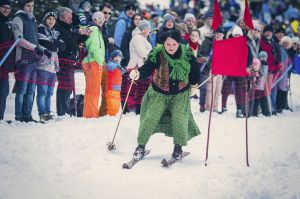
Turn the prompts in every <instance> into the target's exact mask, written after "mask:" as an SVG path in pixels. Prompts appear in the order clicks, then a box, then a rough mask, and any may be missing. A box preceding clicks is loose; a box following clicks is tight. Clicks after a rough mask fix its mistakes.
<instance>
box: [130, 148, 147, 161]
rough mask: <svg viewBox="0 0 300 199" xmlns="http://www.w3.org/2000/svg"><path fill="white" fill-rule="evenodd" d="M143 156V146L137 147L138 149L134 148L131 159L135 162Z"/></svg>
mask: <svg viewBox="0 0 300 199" xmlns="http://www.w3.org/2000/svg"><path fill="white" fill-rule="evenodd" d="M144 155H145V145H138V147H136V149H135V151H134V153H133V158H134V159H135V160H140V159H142V158H143V157H144Z"/></svg>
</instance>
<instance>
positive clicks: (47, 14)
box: [43, 10, 57, 22]
mask: <svg viewBox="0 0 300 199" xmlns="http://www.w3.org/2000/svg"><path fill="white" fill-rule="evenodd" d="M48 17H54V18H55V19H57V15H56V13H55V12H54V11H52V10H48V11H46V12H45V14H44V18H43V22H45V21H46V19H47V18H48Z"/></svg>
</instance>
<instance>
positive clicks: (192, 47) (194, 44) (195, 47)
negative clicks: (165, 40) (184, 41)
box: [189, 40, 198, 51]
mask: <svg viewBox="0 0 300 199" xmlns="http://www.w3.org/2000/svg"><path fill="white" fill-rule="evenodd" d="M189 46H190V48H191V49H192V50H193V51H196V50H197V49H198V42H192V41H191V40H189Z"/></svg>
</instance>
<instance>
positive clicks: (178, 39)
mask: <svg viewBox="0 0 300 199" xmlns="http://www.w3.org/2000/svg"><path fill="white" fill-rule="evenodd" d="M168 37H170V38H172V39H174V40H175V41H176V42H177V43H180V42H181V34H180V31H179V30H169V31H167V32H165V33H164V34H163V35H162V37H161V40H162V43H165V41H166V40H167V38H168Z"/></svg>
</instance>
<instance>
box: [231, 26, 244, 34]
mask: <svg viewBox="0 0 300 199" xmlns="http://www.w3.org/2000/svg"><path fill="white" fill-rule="evenodd" d="M235 35H240V36H242V35H243V30H242V29H241V28H240V27H239V26H235V27H234V28H233V30H232V36H235Z"/></svg>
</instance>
